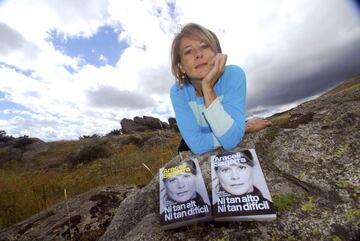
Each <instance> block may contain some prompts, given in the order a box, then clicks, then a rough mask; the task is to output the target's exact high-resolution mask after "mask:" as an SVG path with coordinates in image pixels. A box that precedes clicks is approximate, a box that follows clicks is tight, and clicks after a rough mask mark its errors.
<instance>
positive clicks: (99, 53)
mask: <svg viewBox="0 0 360 241" xmlns="http://www.w3.org/2000/svg"><path fill="white" fill-rule="evenodd" d="M188 22H196V23H199V24H202V25H204V26H205V27H207V28H209V29H211V30H213V31H214V32H215V33H216V34H217V35H218V37H219V39H220V41H221V43H222V49H223V52H224V53H226V54H228V64H237V65H240V66H241V67H242V68H243V69H244V70H245V72H246V75H247V81H248V96H247V107H248V116H249V117H251V116H253V115H257V116H267V115H270V114H273V113H276V112H279V111H284V110H286V109H288V108H291V107H294V106H296V105H298V104H299V103H301V102H303V101H306V100H308V99H311V98H314V97H316V96H318V95H319V94H321V93H322V92H324V91H326V90H327V89H329V88H331V87H333V86H334V85H336V84H338V83H339V82H341V81H342V80H344V79H348V78H350V77H352V76H354V75H356V74H360V14H359V8H358V7H357V5H355V1H350V0H349V1H344V0H317V1H313V0H298V1H296V0H293V1H286V0H283V1H282V0H273V1H268V0H252V1H238V0H237V1H236V0H235V1H228V0H224V1H221V4H220V3H219V1H209V0H204V1H203V0H197V1H190V0H183V1H181V0H180V1H176V0H142V1H138V0H52V1H48V0H37V1H33V0H8V1H6V0H5V1H4V0H0V130H5V131H6V132H7V133H8V134H11V135H13V136H21V135H29V136H34V137H39V138H41V139H43V140H47V141H51V140H60V139H77V138H78V137H79V136H82V135H91V134H94V133H97V134H106V133H108V132H109V131H111V130H113V129H119V128H120V127H121V126H120V120H121V119H122V118H133V117H134V116H143V115H149V116H155V117H158V118H160V119H161V120H163V121H166V120H167V118H168V117H170V116H174V113H173V110H172V106H171V102H170V98H169V95H168V91H169V88H170V87H171V85H172V84H173V83H174V82H175V80H174V78H173V77H172V75H171V72H170V51H169V49H170V44H171V41H172V38H173V36H174V33H176V32H177V31H178V30H179V29H180V27H181V25H183V24H185V23H188Z"/></svg>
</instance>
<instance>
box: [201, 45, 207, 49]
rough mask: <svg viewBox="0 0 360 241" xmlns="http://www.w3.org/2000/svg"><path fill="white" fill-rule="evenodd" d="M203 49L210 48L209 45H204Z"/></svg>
mask: <svg viewBox="0 0 360 241" xmlns="http://www.w3.org/2000/svg"><path fill="white" fill-rule="evenodd" d="M201 48H202V49H207V48H209V45H207V44H202V45H201Z"/></svg>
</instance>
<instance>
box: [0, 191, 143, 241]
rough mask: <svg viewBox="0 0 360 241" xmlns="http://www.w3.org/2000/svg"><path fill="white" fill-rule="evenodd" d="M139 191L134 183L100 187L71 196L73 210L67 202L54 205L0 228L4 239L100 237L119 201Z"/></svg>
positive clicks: (95, 238) (30, 240) (51, 240)
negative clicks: (8, 226)
mask: <svg viewBox="0 0 360 241" xmlns="http://www.w3.org/2000/svg"><path fill="white" fill-rule="evenodd" d="M136 190H137V187H136V186H134V185H117V186H111V187H100V188H96V189H94V190H91V191H89V192H87V193H84V194H81V195H79V196H77V197H75V198H71V199H69V200H68V207H69V212H67V207H66V202H62V203H59V204H57V205H54V206H53V207H51V208H49V209H48V210H46V211H43V212H41V213H39V214H36V215H34V216H32V217H30V218H29V219H27V220H25V221H23V222H20V223H18V224H16V225H14V226H12V227H11V228H8V229H5V230H2V231H0V240H1V241H13V240H21V241H33V240H39V241H40V240H41V241H47V240H48V241H53V240H70V233H71V239H72V240H97V239H99V237H100V236H101V235H102V234H103V233H104V232H105V230H106V228H107V226H108V225H109V224H110V222H111V220H112V217H113V215H114V213H115V211H116V210H117V208H118V206H119V204H120V203H121V202H122V201H123V200H124V199H126V198H127V197H129V196H131V195H132V194H133V193H134V192H135V191H136ZM69 216H70V218H69ZM69 224H70V225H69ZM69 226H70V232H69Z"/></svg>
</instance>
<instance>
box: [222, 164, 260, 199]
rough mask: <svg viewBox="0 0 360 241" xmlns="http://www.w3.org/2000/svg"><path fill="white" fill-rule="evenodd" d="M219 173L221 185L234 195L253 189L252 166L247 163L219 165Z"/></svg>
mask: <svg viewBox="0 0 360 241" xmlns="http://www.w3.org/2000/svg"><path fill="white" fill-rule="evenodd" d="M217 175H218V177H219V181H220V184H221V186H222V187H223V188H224V189H225V191H227V192H229V193H231V194H233V195H242V194H245V193H247V192H250V191H252V189H253V186H252V185H253V184H252V167H251V166H249V165H247V164H240V163H233V164H231V165H229V166H219V168H218V170H217Z"/></svg>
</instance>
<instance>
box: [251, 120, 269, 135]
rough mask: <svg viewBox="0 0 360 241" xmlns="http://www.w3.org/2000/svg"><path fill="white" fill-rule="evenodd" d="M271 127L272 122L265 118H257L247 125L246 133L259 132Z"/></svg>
mask: <svg viewBox="0 0 360 241" xmlns="http://www.w3.org/2000/svg"><path fill="white" fill-rule="evenodd" d="M271 125H272V122H271V121H269V120H267V119H264V118H259V117H255V118H253V119H251V120H249V121H248V122H247V123H246V127H245V132H246V133H252V132H257V131H259V130H262V129H264V128H266V127H269V126H271Z"/></svg>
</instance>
